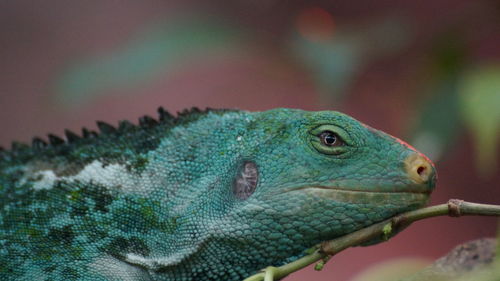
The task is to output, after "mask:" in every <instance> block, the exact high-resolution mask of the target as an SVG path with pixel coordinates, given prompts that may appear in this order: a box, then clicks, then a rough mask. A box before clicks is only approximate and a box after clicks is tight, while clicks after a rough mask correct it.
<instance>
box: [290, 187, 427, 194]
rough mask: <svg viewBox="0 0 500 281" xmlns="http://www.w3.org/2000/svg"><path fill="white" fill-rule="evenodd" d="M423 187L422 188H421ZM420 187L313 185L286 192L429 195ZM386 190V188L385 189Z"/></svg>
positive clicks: (425, 189)
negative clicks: (316, 191)
mask: <svg viewBox="0 0 500 281" xmlns="http://www.w3.org/2000/svg"><path fill="white" fill-rule="evenodd" d="M422 187H423V186H422ZM422 187H421V186H415V187H413V186H411V187H407V189H403V188H400V189H394V190H384V188H380V187H379V188H372V189H369V190H368V189H360V188H348V187H339V186H322V185H313V186H303V187H298V188H292V189H289V190H287V191H295V190H305V189H323V190H331V191H338V192H347V193H378V194H406V193H414V194H426V195H429V194H430V193H431V191H432V190H430V189H427V188H425V187H424V188H422ZM386 189H387V188H386Z"/></svg>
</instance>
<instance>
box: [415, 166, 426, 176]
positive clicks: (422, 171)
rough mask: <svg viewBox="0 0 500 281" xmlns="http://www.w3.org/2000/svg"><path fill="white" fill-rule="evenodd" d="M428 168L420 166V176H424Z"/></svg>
mask: <svg viewBox="0 0 500 281" xmlns="http://www.w3.org/2000/svg"><path fill="white" fill-rule="evenodd" d="M426 170H427V168H426V167H424V166H420V167H418V168H417V174H419V175H420V176H424V175H425V174H424V173H425V171H426Z"/></svg>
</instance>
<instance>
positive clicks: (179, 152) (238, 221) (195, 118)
mask: <svg viewBox="0 0 500 281" xmlns="http://www.w3.org/2000/svg"><path fill="white" fill-rule="evenodd" d="M98 127H99V130H100V132H99V133H96V132H92V131H89V130H86V129H84V130H83V131H82V134H81V135H77V134H75V133H72V132H69V131H67V132H66V136H65V139H64V140H63V139H62V138H59V137H57V136H53V135H49V137H48V140H49V141H48V143H46V142H45V141H43V140H41V139H38V138H35V139H34V140H33V145H31V146H27V145H23V144H19V143H14V144H13V147H12V148H11V149H9V150H0V280H56V281H57V280H64V281H69V280H180V281H187V280H242V279H244V278H245V277H248V276H250V275H252V274H254V273H256V272H258V271H259V270H260V269H262V268H265V267H266V266H269V265H274V266H279V265H282V264H284V263H286V262H290V261H292V260H295V259H297V258H299V257H301V256H303V255H304V254H305V250H306V249H308V248H310V247H311V246H314V245H315V244H316V243H319V242H321V241H323V240H326V239H332V238H335V237H338V236H341V235H344V234H347V233H350V232H352V231H355V230H357V229H360V228H362V227H365V226H368V225H370V224H373V223H375V222H379V221H381V220H383V219H386V218H388V217H391V216H393V215H395V214H398V213H401V212H404V211H408V210H412V209H415V208H418V207H421V206H422V205H424V204H425V203H426V201H427V199H428V196H429V194H430V192H431V191H432V189H433V188H434V183H435V173H434V167H433V166H432V164H431V163H430V162H428V159H427V158H425V157H424V156H423V155H421V154H420V153H418V152H417V151H415V149H414V148H412V147H410V146H409V145H407V144H405V143H404V142H402V141H400V140H399V139H396V138H394V137H391V136H389V135H387V134H385V133H382V132H380V131H377V130H375V129H372V128H370V127H368V126H366V125H364V124H362V123H360V122H358V121H356V120H354V119H353V118H351V117H349V116H347V115H344V114H342V113H338V112H333V111H321V112H308V111H302V110H295V109H274V110H270V111H265V112H246V111H237V110H205V111H200V110H197V109H192V110H189V111H184V112H181V113H179V114H178V116H177V117H173V116H172V115H170V114H169V113H167V112H165V111H164V110H163V109H162V108H160V109H159V118H158V119H153V118H151V117H148V116H144V117H142V118H140V119H139V124H138V125H133V124H132V123H130V122H127V121H122V122H120V123H119V124H118V126H117V127H113V126H111V125H108V124H106V123H103V122H98ZM408 159H410V160H411V161H410V160H408ZM412 159H413V160H412ZM414 159H418V161H423V162H422V163H424V164H419V165H420V166H418V167H417V168H415V169H416V170H415V171H417V172H415V171H413V170H412V169H414V167H413V166H415V165H416V164H415V165H414V164H413V163H415V160H414ZM409 161H410V162H409ZM418 161H417V162H418ZM418 163H420V162H418ZM425 163H426V164H425ZM429 163H430V164H429ZM412 165H413V166H412ZM425 169H427V170H428V171H427V170H426V171H425V173H426V174H425V175H423V172H422V171H424V170H425ZM412 171H413V172H412ZM411 173H413V174H411ZM415 173H417V174H415ZM422 175H423V176H422ZM419 176H420V177H424V178H423V179H420V178H419Z"/></svg>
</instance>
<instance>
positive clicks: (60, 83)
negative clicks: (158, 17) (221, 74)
mask: <svg viewBox="0 0 500 281" xmlns="http://www.w3.org/2000/svg"><path fill="white" fill-rule="evenodd" d="M239 38H240V36H239V33H238V30H236V29H235V28H233V27H231V26H230V25H228V24H225V23H223V22H221V21H219V20H216V19H213V18H207V17H205V18H204V17H194V16H193V17H189V18H180V19H174V20H169V21H167V22H163V23H160V24H155V25H150V26H146V27H145V28H144V29H143V30H142V32H140V33H139V34H137V35H136V36H135V37H133V38H131V39H130V40H129V42H128V43H126V44H124V45H122V46H118V47H116V48H114V49H111V50H109V51H108V52H104V53H103V54H101V55H96V56H94V57H87V58H83V59H81V60H79V61H77V62H75V63H74V64H72V66H71V67H69V68H68V69H66V70H65V71H64V72H63V73H62V75H61V76H60V77H59V78H58V80H57V82H56V88H57V91H56V93H57V96H56V99H57V100H58V101H61V102H62V103H64V104H65V105H66V106H70V107H71V106H77V105H81V104H82V103H85V102H88V101H89V100H91V99H92V98H95V97H96V96H98V95H100V94H102V93H104V91H106V90H108V91H109V90H119V89H126V88H130V87H140V86H141V85H145V84H146V83H147V82H150V81H151V80H153V79H155V78H157V77H160V76H161V75H165V74H166V73H167V72H169V71H172V70H174V69H176V68H177V67H179V65H182V64H186V63H189V62H192V61H196V60H197V59H203V58H207V57H210V56H211V55H215V54H217V53H220V52H223V51H225V50H226V49H227V48H231V46H233V44H235V43H236V42H237V41H238V40H239Z"/></svg>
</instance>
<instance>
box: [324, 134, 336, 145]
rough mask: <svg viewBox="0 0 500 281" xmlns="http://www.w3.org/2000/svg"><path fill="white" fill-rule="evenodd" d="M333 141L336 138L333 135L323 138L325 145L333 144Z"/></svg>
mask: <svg viewBox="0 0 500 281" xmlns="http://www.w3.org/2000/svg"><path fill="white" fill-rule="evenodd" d="M335 141H337V138H336V137H335V136H334V135H326V136H325V142H326V143H327V144H334V143H335Z"/></svg>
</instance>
